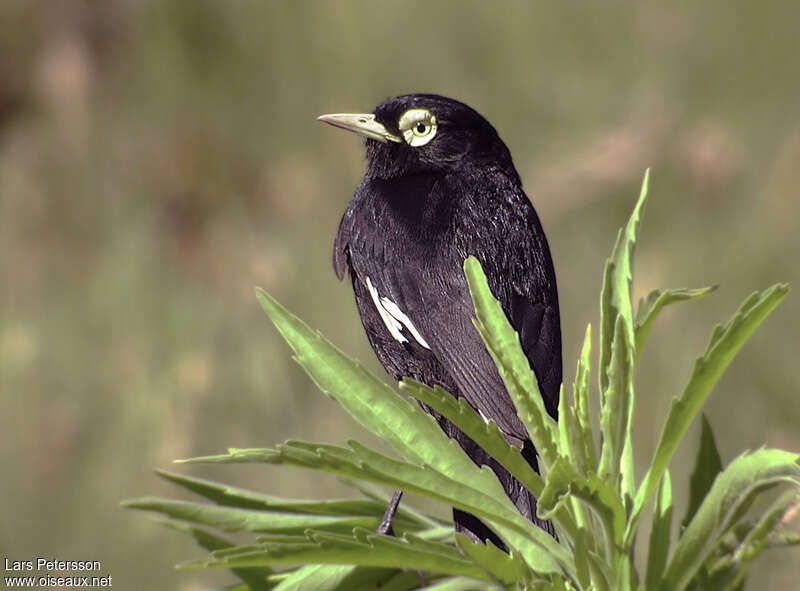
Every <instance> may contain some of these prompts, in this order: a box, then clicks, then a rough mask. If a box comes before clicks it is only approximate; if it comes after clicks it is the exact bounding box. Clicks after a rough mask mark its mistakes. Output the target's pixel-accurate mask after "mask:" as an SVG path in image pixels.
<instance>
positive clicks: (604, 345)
mask: <svg viewBox="0 0 800 591" xmlns="http://www.w3.org/2000/svg"><path fill="white" fill-rule="evenodd" d="M649 180H650V169H647V171H646V172H645V174H644V180H643V181H642V189H641V191H640V193H639V199H638V200H637V202H636V206H635V207H634V208H633V213H631V217H630V218H629V219H628V223H627V224H626V225H625V227H624V228H623V229H622V230H620V231H619V234H618V235H617V240H616V243H615V244H614V249H613V250H612V251H611V256H610V257H609V259H608V261H607V262H606V268H605V273H604V275H603V287H602V290H601V292H600V391H601V392H603V391H605V390H606V389H607V388H608V382H609V379H610V376H609V363H610V362H611V345H612V337H613V335H614V330H615V328H614V326H615V325H616V323H617V316H622V319H623V321H624V326H625V330H626V331H627V334H626V335H625V336H626V337H627V338H628V342H629V343H635V342H636V341H635V339H634V334H633V307H632V304H631V283H632V282H633V254H634V250H635V248H636V240H637V239H638V237H639V226H640V223H641V218H642V213H643V211H644V206H645V203H646V201H647V187H648V183H649Z"/></svg>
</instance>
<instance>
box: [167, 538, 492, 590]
mask: <svg viewBox="0 0 800 591" xmlns="http://www.w3.org/2000/svg"><path fill="white" fill-rule="evenodd" d="M307 536H308V540H307V541H306V542H302V543H294V544H285V543H271V542H264V543H261V544H259V545H258V546H244V547H240V548H232V549H228V550H222V551H217V552H212V554H211V557H210V558H206V559H201V560H194V561H190V562H185V563H183V564H181V565H179V568H192V569H194V568H215V567H226V568H232V567H238V568H249V567H260V566H271V565H282V564H307V563H315V564H357V565H361V566H371V567H384V568H408V569H419V570H429V571H432V572H438V573H443V574H449V575H459V576H467V577H470V578H473V579H478V580H483V581H487V582H491V579H490V578H489V577H487V575H486V573H485V572H484V571H483V569H481V568H480V567H478V566H477V565H475V564H473V563H472V562H470V561H469V560H467V559H465V558H464V557H463V556H461V555H460V554H459V553H458V551H457V550H455V548H453V547H452V546H449V545H445V544H437V543H434V542H425V541H423V540H420V539H419V538H416V537H414V536H411V535H406V536H404V537H403V538H395V537H391V536H379V535H376V534H373V533H371V532H369V531H366V530H354V532H353V534H352V535H345V534H332V533H320V532H316V531H309V532H308V533H307Z"/></svg>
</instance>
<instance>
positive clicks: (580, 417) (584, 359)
mask: <svg viewBox="0 0 800 591" xmlns="http://www.w3.org/2000/svg"><path fill="white" fill-rule="evenodd" d="M591 354H592V325H591V324H588V325H586V335H585V336H584V338H583V346H582V347H581V355H580V358H579V359H578V367H577V369H576V371H575V382H574V384H573V387H572V398H573V415H574V416H575V420H576V422H577V424H578V428H579V430H580V433H581V435H580V439H581V443H582V444H583V454H582V455H583V460H582V461H583V465H582V468H583V469H584V470H586V471H589V472H596V471H597V467H598V466H597V455H596V452H595V447H594V433H593V431H592V420H591V418H590V417H589V374H590V373H591Z"/></svg>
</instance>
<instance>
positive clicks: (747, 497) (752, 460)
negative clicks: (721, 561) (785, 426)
mask: <svg viewBox="0 0 800 591" xmlns="http://www.w3.org/2000/svg"><path fill="white" fill-rule="evenodd" d="M799 458H800V456H798V455H797V454H793V453H790V452H787V451H782V450H777V449H760V450H758V451H755V452H751V453H744V454H742V455H741V456H739V457H738V458H736V459H735V460H734V461H733V462H731V463H730V465H729V466H728V467H727V468H725V470H723V471H722V472H721V473H720V474H719V476H717V478H716V480H715V481H714V484H713V485H712V487H711V490H710V491H709V493H708V495H707V496H706V498H705V499H704V500H703V502H702V504H701V505H700V508H699V509H698V510H697V513H695V515H694V517H693V518H692V520H691V522H690V523H689V525H688V526H687V527H686V530H685V531H684V533H683V535H682V536H681V539H680V540H679V541H678V543H677V544H676V546H675V550H674V552H673V554H672V557H671V558H670V561H669V563H668V565H667V568H666V570H665V571H664V576H663V577H662V580H661V587H660V588H661V589H662V590H664V591H666V590H670V591H682V590H683V589H685V588H686V586H687V584H688V583H689V581H690V580H691V579H692V577H693V576H694V575H695V573H696V572H698V570H699V569H700V567H701V566H702V565H703V563H704V562H705V560H706V558H707V557H708V556H709V554H710V552H711V551H712V549H713V548H714V546H715V545H716V544H717V543H718V542H719V541H720V539H721V538H722V536H724V535H725V534H726V533H727V532H728V531H729V530H730V528H732V527H733V526H734V525H735V524H736V521H737V520H738V519H740V518H741V517H742V516H743V514H744V513H745V512H746V511H747V510H748V509H749V508H750V507H751V506H752V503H753V501H754V500H755V498H756V496H757V495H758V494H759V493H761V492H763V491H765V490H767V489H769V488H772V487H774V486H776V485H778V484H781V483H788V484H791V485H793V486H795V487H797V488H800V466H798V464H797V461H798V459H799Z"/></svg>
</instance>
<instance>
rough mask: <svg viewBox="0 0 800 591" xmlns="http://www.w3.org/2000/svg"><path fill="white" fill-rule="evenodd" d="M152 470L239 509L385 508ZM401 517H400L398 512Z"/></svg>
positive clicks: (363, 511) (347, 511) (325, 511)
mask: <svg viewBox="0 0 800 591" xmlns="http://www.w3.org/2000/svg"><path fill="white" fill-rule="evenodd" d="M156 474H158V475H159V476H160V477H162V478H164V479H165V480H169V481H170V482H173V483H175V484H178V485H180V486H182V487H183V488H185V489H186V490H190V491H192V492H193V493H195V494H198V495H200V496H202V497H205V498H206V499H209V500H210V501H213V502H215V503H217V504H218V505H224V506H226V507H240V508H242V509H259V510H261V511H281V512H284V513H304V514H311V515H346V516H349V517H353V516H368V517H379V518H380V517H383V513H384V511H385V510H386V504H385V503H378V502H376V501H361V500H350V499H342V500H325V501H304V500H298V499H285V498H281V497H275V496H271V495H265V494H262V493H257V492H253V491H249V490H245V489H242V488H237V487H235V486H229V485H226V484H220V483H217V482H213V481H211V480H205V479H203V478H193V477H191V476H184V475H181V474H173V473H170V472H164V471H162V470H156ZM401 518H404V517H403V516H401Z"/></svg>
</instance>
